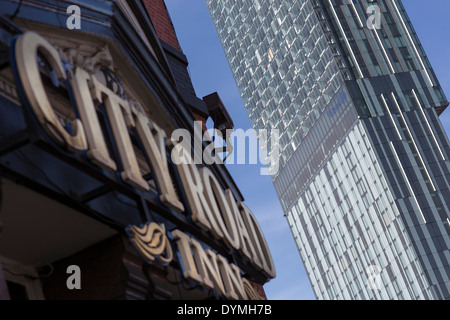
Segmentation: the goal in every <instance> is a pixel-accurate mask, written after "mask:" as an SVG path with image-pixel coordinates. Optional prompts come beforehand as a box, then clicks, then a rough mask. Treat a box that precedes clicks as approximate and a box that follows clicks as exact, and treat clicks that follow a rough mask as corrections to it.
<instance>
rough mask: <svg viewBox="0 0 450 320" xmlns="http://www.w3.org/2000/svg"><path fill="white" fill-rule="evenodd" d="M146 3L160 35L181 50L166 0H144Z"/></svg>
mask: <svg viewBox="0 0 450 320" xmlns="http://www.w3.org/2000/svg"><path fill="white" fill-rule="evenodd" d="M144 3H145V6H146V7H147V10H148V12H149V14H150V18H151V19H152V22H153V25H154V27H155V29H156V34H157V35H158V37H159V38H160V39H162V40H163V41H165V42H167V43H168V44H170V45H171V46H172V47H174V48H175V49H177V50H178V51H180V52H181V47H180V43H179V42H178V38H177V35H176V33H175V29H174V27H173V24H172V21H171V20H170V16H169V13H168V12H167V7H166V4H165V3H164V0H144Z"/></svg>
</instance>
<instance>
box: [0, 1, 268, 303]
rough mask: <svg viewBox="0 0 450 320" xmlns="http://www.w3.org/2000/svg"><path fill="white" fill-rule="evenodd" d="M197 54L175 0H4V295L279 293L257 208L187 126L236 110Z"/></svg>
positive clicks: (222, 118) (223, 118) (222, 121)
mask: <svg viewBox="0 0 450 320" xmlns="http://www.w3.org/2000/svg"><path fill="white" fill-rule="evenodd" d="M187 66H188V61H187V59H186V57H185V55H184V54H183V52H182V50H181V47H180V44H179V42H178V39H177V37H176V34H175V31H174V28H173V25H172V23H171V20H170V17H169V14H168V12H167V9H166V6H165V3H164V1H163V0H138V1H135V0H129V1H126V0H111V1H106V0H95V1H81V0H80V1H53V0H46V1H37V0H23V1H22V0H20V1H18V0H3V1H1V6H0V180H1V187H0V195H1V197H0V221H1V222H0V298H1V299H12V300H15V299H17V300H20V299H30V300H40V299H46V300H60V299H61V300H65V299H83V300H84V299H95V300H98V299H107V300H111V299H133V300H154V299H159V300H171V299H173V300H228V299H230V300H244V299H249V300H258V299H266V296H265V293H264V289H263V285H264V284H265V283H267V282H268V281H269V280H270V279H272V278H274V277H275V276H276V273H275V268H274V263H273V260H272V257H271V254H270V251H269V249H268V246H267V243H266V240H265V238H264V235H263V233H262V231H261V228H260V227H259V225H258V222H257V220H256V218H255V215H254V214H253V213H252V212H251V210H250V209H249V208H248V207H247V206H246V205H245V203H244V197H243V195H242V194H241V192H240V191H239V190H238V188H237V186H236V184H235V182H234V181H233V179H232V177H231V176H230V174H229V172H228V171H227V169H226V168H225V167H224V166H223V165H220V164H217V163H214V162H213V161H209V162H206V161H205V154H203V155H201V154H200V155H199V154H198V153H199V150H198V148H195V146H194V144H195V143H194V141H198V140H195V139H189V138H190V136H192V137H196V136H195V135H199V134H200V135H202V133H203V132H204V131H205V130H206V121H207V120H208V119H209V118H211V119H212V120H213V122H214V127H215V128H221V129H220V130H224V129H231V128H232V127H233V122H232V120H231V119H230V116H229V114H228V113H227V111H226V110H225V107H224V105H223V103H222V101H221V99H220V97H219V96H218V95H217V93H212V94H210V95H208V96H207V97H204V98H202V99H200V98H198V97H197V96H196V93H195V91H194V89H193V85H192V82H191V79H190V76H189V73H188V70H187ZM211 76H213V75H211ZM195 121H201V122H202V123H203V124H202V125H201V128H200V127H199V126H197V125H196V124H195ZM197 123H198V122H197ZM177 129H178V130H179V129H183V130H181V132H184V133H185V135H181V136H180V135H179V136H178V137H179V140H176V139H174V138H173V132H175V130H177ZM199 132H200V133H199ZM200 141H202V145H201V146H202V147H203V148H205V147H206V146H207V145H208V141H207V140H205V139H203V140H200ZM201 149H202V148H200V153H201V152H202V150H201ZM206 156H207V155H206ZM212 156H213V155H211V157H212ZM199 159H200V160H199ZM207 163H213V164H207Z"/></svg>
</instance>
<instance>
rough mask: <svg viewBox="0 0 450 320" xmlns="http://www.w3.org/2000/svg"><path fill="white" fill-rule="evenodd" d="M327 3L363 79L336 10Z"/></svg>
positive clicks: (331, 4) (329, 1) (329, 0)
mask: <svg viewBox="0 0 450 320" xmlns="http://www.w3.org/2000/svg"><path fill="white" fill-rule="evenodd" d="M328 3H329V4H330V8H331V11H333V15H334V19H335V20H336V23H337V24H338V26H339V30H340V31H341V33H342V36H343V37H344V40H345V43H346V44H347V47H348V49H349V50H350V54H351V56H352V59H353V61H354V62H355V66H356V69H357V70H358V74H359V77H360V78H364V77H363V74H362V71H361V68H360V67H359V64H358V61H357V60H356V57H355V54H354V53H353V50H352V47H351V45H350V43H349V42H348V39H347V36H346V35H345V31H344V29H343V28H342V25H341V22H340V21H339V18H338V16H337V14H336V10H334V7H333V3H332V2H331V0H328Z"/></svg>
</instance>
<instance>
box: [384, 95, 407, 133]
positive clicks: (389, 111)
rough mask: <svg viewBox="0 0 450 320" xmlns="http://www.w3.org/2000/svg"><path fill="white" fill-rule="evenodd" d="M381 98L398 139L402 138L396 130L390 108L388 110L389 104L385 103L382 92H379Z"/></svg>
mask: <svg viewBox="0 0 450 320" xmlns="http://www.w3.org/2000/svg"><path fill="white" fill-rule="evenodd" d="M381 99H382V100H383V104H384V107H385V108H386V110H387V112H388V114H389V117H390V118H391V121H392V124H393V125H394V128H395V131H397V135H398V138H399V139H400V140H403V138H402V136H401V134H400V131H399V130H398V128H397V125H396V124H395V120H394V117H393V116H392V113H391V110H389V106H388V105H387V103H386V99H385V98H384V95H383V94H381Z"/></svg>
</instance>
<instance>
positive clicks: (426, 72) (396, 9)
mask: <svg viewBox="0 0 450 320" xmlns="http://www.w3.org/2000/svg"><path fill="white" fill-rule="evenodd" d="M395 1H396V0H392V1H391V2H392V4H393V5H394V8H395V11H396V12H397V15H398V17H399V18H400V22H401V23H402V25H403V28H405V31H406V35H407V36H408V39H409V41H410V42H411V45H412V47H413V49H414V51H415V53H416V55H417V57H418V58H419V62H420V64H421V65H422V68H423V70H424V71H425V74H426V75H427V78H428V81H429V82H430V84H431V86H432V87H433V86H434V83H433V81H432V80H431V78H430V75H429V74H428V70H427V68H426V67H425V64H424V63H423V60H422V57H421V56H420V54H419V51H417V47H416V45H415V43H414V40H413V39H412V37H411V34H410V33H409V30H408V27H407V26H406V24H405V21H404V20H403V17H402V15H401V13H400V11H399V10H398V7H397V4H396V3H395ZM388 2H389V1H388Z"/></svg>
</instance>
